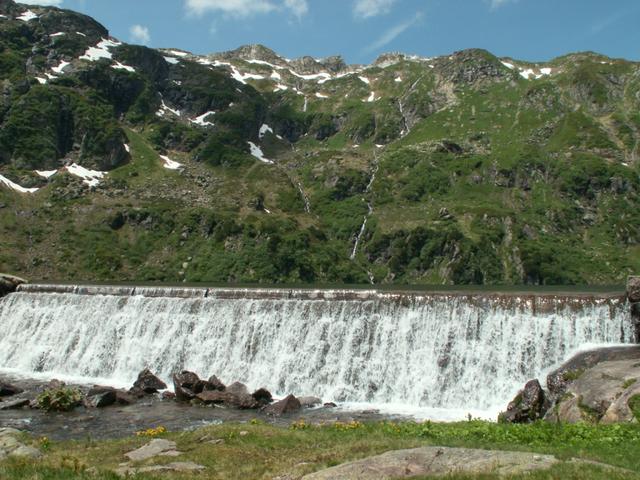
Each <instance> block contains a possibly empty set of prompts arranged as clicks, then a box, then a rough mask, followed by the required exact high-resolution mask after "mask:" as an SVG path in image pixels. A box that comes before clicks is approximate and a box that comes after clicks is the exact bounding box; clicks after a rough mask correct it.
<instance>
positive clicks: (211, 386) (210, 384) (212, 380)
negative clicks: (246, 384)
mask: <svg viewBox="0 0 640 480" xmlns="http://www.w3.org/2000/svg"><path fill="white" fill-rule="evenodd" d="M204 389H205V390H219V391H221V392H224V391H225V390H226V389H227V387H226V386H225V384H224V383H222V382H221V381H220V379H219V378H218V377H216V376H215V375H211V377H209V380H207V385H206V386H205V388H204Z"/></svg>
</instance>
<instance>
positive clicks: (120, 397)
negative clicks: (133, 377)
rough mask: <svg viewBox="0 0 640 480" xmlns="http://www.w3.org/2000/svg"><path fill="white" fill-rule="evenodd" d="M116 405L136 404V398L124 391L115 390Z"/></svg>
mask: <svg viewBox="0 0 640 480" xmlns="http://www.w3.org/2000/svg"><path fill="white" fill-rule="evenodd" d="M116 403H117V404H118V405H131V404H133V403H136V397H135V396H134V395H132V394H130V393H129V392H125V391H124V390H116Z"/></svg>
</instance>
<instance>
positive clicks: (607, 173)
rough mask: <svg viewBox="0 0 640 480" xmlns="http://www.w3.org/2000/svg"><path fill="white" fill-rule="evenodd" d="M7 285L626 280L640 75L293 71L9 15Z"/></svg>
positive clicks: (56, 13) (424, 66) (3, 24)
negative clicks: (14, 277) (40, 281)
mask: <svg viewBox="0 0 640 480" xmlns="http://www.w3.org/2000/svg"><path fill="white" fill-rule="evenodd" d="M0 81H1V82H2V96H1V97H0V175H1V176H0V243H1V247H2V248H0V270H6V271H11V272H15V273H17V274H21V275H23V276H27V277H30V278H48V279H86V280H114V279H117V280H124V279H128V280H158V281H182V280H185V281H220V282H227V281H235V282H358V283H366V282H374V283H440V284H448V283H460V284H469V283H479V284H519V283H532V284H538V283H547V284H553V283H558V284H572V283H578V284H580V283H590V284H599V283H616V282H621V281H622V280H623V279H624V278H625V277H626V275H627V274H629V273H631V272H634V271H635V272H637V271H638V270H640V248H639V247H638V242H639V240H640V212H639V208H638V206H639V205H640V202H639V197H638V194H639V193H640V179H639V174H640V162H639V161H638V155H639V154H640V152H639V147H638V145H639V140H640V113H639V112H640V65H638V64H636V63H633V62H628V61H625V60H620V59H610V58H607V57H604V56H601V55H598V54H595V53H589V52H587V53H579V54H571V55H567V56H564V57H561V58H558V59H555V60H553V61H551V62H549V63H548V64H531V63H528V62H522V61H518V60H515V59H509V58H502V59H500V58H497V57H495V56H493V55H492V54H490V53H489V52H486V51H483V50H465V51H462V52H456V53H454V54H452V55H450V56H445V57H438V58H432V59H425V58H418V57H409V56H405V55H402V54H388V55H384V56H382V57H380V58H379V59H378V60H377V61H376V62H375V63H374V64H373V65H369V66H357V65H356V66H354V65H346V64H345V62H344V61H343V60H342V59H341V58H340V57H331V58H327V59H313V58H311V57H304V58H301V59H296V60H288V59H285V58H282V57H280V56H279V55H277V54H276V53H275V52H273V51H271V50H269V49H267V48H266V47H263V46H260V45H251V46H245V47H241V48H239V49H237V50H234V51H231V52H223V53H218V54H212V55H208V56H197V55H192V54H191V53H189V52H183V51H180V50H153V49H149V48H145V47H140V46H134V45H127V44H123V43H120V42H119V41H117V40H116V39H113V38H110V37H109V35H108V32H107V31H106V29H104V27H102V26H101V25H99V24H98V23H96V22H95V21H94V20H92V19H90V18H88V17H86V16H83V15H80V14H77V13H75V12H70V11H66V10H60V9H57V8H50V7H48V8H44V7H28V8H27V7H26V6H22V5H19V4H15V3H13V2H12V1H9V0H0Z"/></svg>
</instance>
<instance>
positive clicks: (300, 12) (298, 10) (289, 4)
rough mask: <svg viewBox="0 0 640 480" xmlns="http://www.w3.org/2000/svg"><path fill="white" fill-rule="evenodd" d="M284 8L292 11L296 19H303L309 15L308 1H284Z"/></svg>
mask: <svg viewBox="0 0 640 480" xmlns="http://www.w3.org/2000/svg"><path fill="white" fill-rule="evenodd" d="M284 6H285V7H286V8H288V9H289V10H291V13H293V14H294V15H295V16H296V17H298V18H301V17H303V16H305V15H306V14H307V13H309V4H308V3H307V0H284Z"/></svg>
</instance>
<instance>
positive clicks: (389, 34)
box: [365, 12, 424, 53]
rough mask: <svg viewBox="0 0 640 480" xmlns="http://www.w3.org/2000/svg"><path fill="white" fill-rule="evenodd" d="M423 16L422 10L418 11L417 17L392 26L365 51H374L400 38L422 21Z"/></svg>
mask: <svg viewBox="0 0 640 480" xmlns="http://www.w3.org/2000/svg"><path fill="white" fill-rule="evenodd" d="M423 16H424V15H423V14H422V13H421V12H418V13H417V14H416V15H415V17H413V18H412V19H410V20H407V21H406V22H402V23H400V24H398V25H396V26H395V27H392V28H390V29H389V30H387V31H386V32H384V33H383V34H382V35H381V36H380V38H378V39H377V40H376V41H375V42H373V43H372V44H371V45H369V46H368V47H367V48H365V52H369V53H370V52H374V51H376V50H378V49H380V48H382V47H384V46H385V45H388V44H389V43H391V42H393V41H394V40H395V39H396V38H398V37H399V36H400V35H402V34H403V33H404V32H406V31H407V30H408V29H410V28H411V27H413V26H414V25H416V24H417V23H418V22H420V21H421V20H422V17H423Z"/></svg>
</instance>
